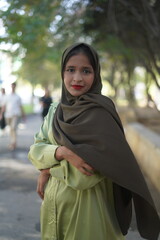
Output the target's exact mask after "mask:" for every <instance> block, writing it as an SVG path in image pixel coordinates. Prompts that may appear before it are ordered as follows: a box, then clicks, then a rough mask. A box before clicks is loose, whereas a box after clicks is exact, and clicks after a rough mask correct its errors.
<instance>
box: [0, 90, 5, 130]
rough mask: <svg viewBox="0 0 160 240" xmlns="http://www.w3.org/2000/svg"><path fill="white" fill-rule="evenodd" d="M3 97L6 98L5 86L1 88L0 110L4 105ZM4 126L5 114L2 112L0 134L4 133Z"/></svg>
mask: <svg viewBox="0 0 160 240" xmlns="http://www.w3.org/2000/svg"><path fill="white" fill-rule="evenodd" d="M5 98H6V91H5V88H3V87H2V88H1V95H0V112H1V110H2V107H3V106H4V102H5ZM5 126H6V121H5V116H4V112H3V113H2V115H1V118H0V130H1V131H0V135H3V134H4V129H5Z"/></svg>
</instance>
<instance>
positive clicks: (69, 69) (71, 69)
mask: <svg viewBox="0 0 160 240" xmlns="http://www.w3.org/2000/svg"><path fill="white" fill-rule="evenodd" d="M66 71H67V72H71V73H72V72H74V68H68V69H66Z"/></svg>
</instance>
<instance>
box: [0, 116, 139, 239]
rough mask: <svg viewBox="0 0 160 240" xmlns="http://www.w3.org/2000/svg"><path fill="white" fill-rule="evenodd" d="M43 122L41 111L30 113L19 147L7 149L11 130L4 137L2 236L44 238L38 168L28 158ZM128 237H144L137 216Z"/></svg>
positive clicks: (0, 154) (0, 147) (0, 144)
mask: <svg viewBox="0 0 160 240" xmlns="http://www.w3.org/2000/svg"><path fill="white" fill-rule="evenodd" d="M40 124H41V117H40V116H39V115H32V116H28V118H27V119H26V122H25V124H20V127H19V130H18V148H17V149H16V150H15V151H12V152H11V151H8V150H7V146H8V139H9V136H8V134H6V135H5V136H1V137H0V240H40V232H39V208H40V204H41V200H40V198H39V197H38V195H37V193H36V181H37V176H38V172H37V171H36V170H35V169H34V167H33V166H32V165H31V163H30V162H29V161H28V159H27V153H28V149H29V146H30V145H31V144H32V143H33V136H34V134H35V133H36V132H37V131H38V129H39V127H40ZM75 240H76V239H75ZM85 240H86V239H85ZM97 240H98V239H97ZM126 240H142V238H141V237H140V236H139V234H138V232H137V231H136V225H135V219H134V217H133V221H132V225H131V229H130V231H129V233H128V235H127V237H126Z"/></svg>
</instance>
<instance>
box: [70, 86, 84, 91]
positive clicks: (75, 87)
mask: <svg viewBox="0 0 160 240" xmlns="http://www.w3.org/2000/svg"><path fill="white" fill-rule="evenodd" d="M72 87H73V88H74V89H76V90H81V89H82V88H83V86H81V85H72Z"/></svg>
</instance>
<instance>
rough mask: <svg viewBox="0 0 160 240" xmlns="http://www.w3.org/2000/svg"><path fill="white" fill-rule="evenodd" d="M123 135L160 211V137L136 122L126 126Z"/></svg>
mask: <svg viewBox="0 0 160 240" xmlns="http://www.w3.org/2000/svg"><path fill="white" fill-rule="evenodd" d="M125 133H126V138H127V141H128V143H129V145H130V147H131V149H132V151H133V152H134V154H135V157H136V158H137V161H138V164H139V166H140V167H141V169H142V172H143V173H144V176H145V177H146V181H147V183H148V185H149V187H151V190H152V193H153V198H154V200H155V204H156V205H157V207H158V211H160V201H159V199H160V195H159V193H160V135H159V134H156V133H155V132H153V131H151V130H150V129H148V128H146V127H145V126H143V125H142V124H140V123H137V122H135V123H129V124H127V125H126V126H125ZM153 189H154V190H153Z"/></svg>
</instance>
